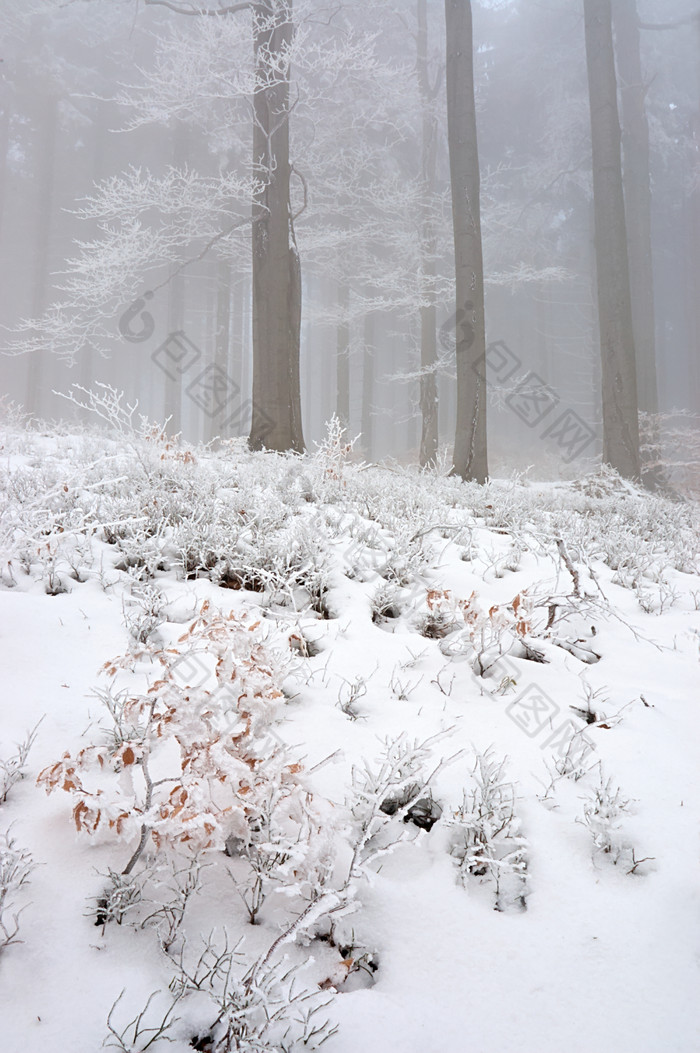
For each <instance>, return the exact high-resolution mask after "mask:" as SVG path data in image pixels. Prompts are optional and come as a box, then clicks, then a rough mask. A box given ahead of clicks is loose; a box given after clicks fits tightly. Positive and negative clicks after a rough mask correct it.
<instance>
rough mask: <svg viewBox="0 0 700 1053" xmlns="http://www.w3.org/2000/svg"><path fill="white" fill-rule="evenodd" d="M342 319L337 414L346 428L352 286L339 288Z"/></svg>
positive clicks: (337, 367)
mask: <svg viewBox="0 0 700 1053" xmlns="http://www.w3.org/2000/svg"><path fill="white" fill-rule="evenodd" d="M338 310H339V312H340V320H339V322H338V330H337V346H336V410H335V412H336V414H337V417H338V420H339V421H340V422H341V424H342V425H343V427H344V428H347V427H348V425H349V423H350V288H349V286H347V285H345V284H341V285H340V286H339V288H338Z"/></svg>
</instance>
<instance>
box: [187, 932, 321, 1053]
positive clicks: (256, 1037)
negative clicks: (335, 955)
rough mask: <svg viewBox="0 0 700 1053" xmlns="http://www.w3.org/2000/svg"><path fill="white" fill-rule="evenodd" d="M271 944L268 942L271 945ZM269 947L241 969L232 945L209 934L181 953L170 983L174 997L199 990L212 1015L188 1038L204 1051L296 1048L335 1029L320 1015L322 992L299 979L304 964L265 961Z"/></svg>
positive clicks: (310, 1045) (298, 1051)
mask: <svg viewBox="0 0 700 1053" xmlns="http://www.w3.org/2000/svg"><path fill="white" fill-rule="evenodd" d="M273 947H274V945H273ZM268 956H269V952H268V954H266V955H264V956H263V957H262V958H260V959H258V960H257V961H256V962H255V963H254V965H253V966H252V967H251V968H249V969H247V970H246V969H245V968H244V967H243V966H242V965H241V964H240V959H241V954H240V952H239V950H238V946H236V947H234V948H233V949H231V948H229V947H228V944H227V943H226V942H224V944H223V946H220V947H218V946H217V945H216V944H215V942H214V940H213V939H212V938H210V939H209V940H207V941H205V945H204V950H203V951H202V952H201V953H200V954H199V956H197V957H195V956H192V955H190V954H183V955H182V956H181V957H180V960H179V962H178V966H179V968H178V973H177V974H176V976H175V977H174V978H173V981H172V983H171V985H170V989H171V991H172V992H173V995H174V997H175V999H178V1000H179V999H184V998H187V997H196V998H200V999H201V997H202V996H205V997H206V998H208V1000H209V1001H211V1003H213V1010H214V1011H215V1012H216V1018H215V1019H214V1021H213V1022H212V1024H211V1026H210V1028H209V1029H208V1031H207V1032H205V1033H204V1034H199V1035H196V1036H194V1037H193V1038H192V1039H191V1043H190V1044H191V1045H192V1046H193V1047H194V1048H195V1049H202V1050H203V1049H206V1050H209V1051H210V1053H234V1051H235V1053H268V1051H269V1053H281V1051H284V1053H302V1051H304V1050H314V1049H318V1048H319V1047H320V1046H322V1045H323V1043H324V1042H326V1041H327V1040H328V1039H329V1038H330V1037H331V1036H332V1035H333V1034H334V1033H335V1031H336V1030H337V1029H336V1028H335V1027H334V1026H333V1025H332V1023H331V1022H330V1021H329V1020H328V1018H327V1016H326V1012H325V1011H326V1009H327V1007H328V1005H329V1004H330V999H329V997H328V995H327V994H326V993H325V992H323V991H319V989H318V987H317V986H315V985H314V986H312V985H311V984H309V982H308V981H305V978H304V972H305V965H303V964H301V965H299V964H290V962H289V961H286V960H282V961H277V962H271V961H270V960H269V957H268Z"/></svg>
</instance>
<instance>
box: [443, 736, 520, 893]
mask: <svg viewBox="0 0 700 1053" xmlns="http://www.w3.org/2000/svg"><path fill="white" fill-rule="evenodd" d="M506 763H507V758H504V759H503V760H500V761H499V760H497V759H496V757H495V755H494V751H493V748H492V747H490V748H489V749H487V750H486V751H485V752H484V753H477V755H476V760H475V763H474V768H473V770H472V773H471V788H470V789H465V791H464V798H463V800H462V804H461V805H460V807H459V808H458V809H457V810H456V811H455V812H454V813H453V815H452V817H451V819H450V820H449V824H450V827H451V835H452V836H451V854H452V855H453V856H454V858H455V859H456V860H457V863H458V868H459V880H460V881H461V882H462V884H463V885H466V884H467V882H468V881H469V879H470V878H472V877H477V878H480V879H482V880H486V881H488V882H489V884H490V885H491V886H492V887H493V888H494V892H495V898H496V910H506V909H508V908H509V907H512V906H516V905H517V906H519V907H521V908H524V906H525V895H526V886H527V841H526V840H525V838H524V837H523V836H522V833H521V824H520V820H519V819H518V817H517V815H516V813H515V789H514V787H513V784H512V783H511V782H507V781H506V780H505V778H504V772H505V767H506Z"/></svg>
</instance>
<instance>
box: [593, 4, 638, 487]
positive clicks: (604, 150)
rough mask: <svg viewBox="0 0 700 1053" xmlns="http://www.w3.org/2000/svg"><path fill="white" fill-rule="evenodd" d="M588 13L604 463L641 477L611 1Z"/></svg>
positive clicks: (621, 471) (624, 472)
mask: <svg viewBox="0 0 700 1053" xmlns="http://www.w3.org/2000/svg"><path fill="white" fill-rule="evenodd" d="M584 15H585V27H586V58H587V64H588V91H589V98H590V111H591V139H592V148H593V199H594V214H595V247H596V271H597V287H598V324H599V329H600V350H601V363H602V389H603V460H604V461H605V462H606V463H607V464H609V465H611V466H612V467H613V468H615V469H617V471H618V472H619V473H620V474H621V475H624V476H626V477H627V478H631V479H638V478H639V475H640V464H639V419H638V409H637V377H636V368H635V351H634V331H633V324H632V303H631V295H630V279H629V265H628V258H627V229H626V224H625V204H624V195H623V188H622V163H621V158H620V120H619V115H618V109H617V80H616V77H615V58H614V52H613V36H612V12H611V7H610V0H584Z"/></svg>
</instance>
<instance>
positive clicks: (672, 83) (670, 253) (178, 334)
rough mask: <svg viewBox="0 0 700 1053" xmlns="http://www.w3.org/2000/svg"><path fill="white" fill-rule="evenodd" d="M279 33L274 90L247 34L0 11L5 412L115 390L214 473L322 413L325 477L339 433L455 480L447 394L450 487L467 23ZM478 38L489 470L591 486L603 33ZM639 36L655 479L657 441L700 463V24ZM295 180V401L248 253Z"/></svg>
mask: <svg viewBox="0 0 700 1053" xmlns="http://www.w3.org/2000/svg"><path fill="white" fill-rule="evenodd" d="M266 6H269V7H270V12H272V15H274V12H273V11H272V9H273V8H275V3H269V4H266V5H263V7H266ZM284 6H285V7H286V10H287V15H286V17H287V18H288V20H289V21H290V34H289V39H288V40H282V42H281V43H279V41H277V43H275V40H274V39H273V41H272V43H269V42H268V46H269V49H270V50H269V54H268V60H270V62H271V63H272V65H271V67H270V68H273V69H274V77H273V79H269V76H268V80H267V81H266V82H261V80H260V61H259V55H258V61H257V63H256V59H255V53H254V46H255V43H256V39H257V43H258V48H259V47H260V33H261V32H263V31H264V27H263V29H262V30H261V28H260V26H258V27H257V33H258V36H257V38H256V31H255V27H254V26H252V23H251V12H250V10H249V6H248V5H243V4H241V5H239V4H233V5H231V4H229V5H228V6H226V5H225V4H224V0H221V4H219V3H218V2H217V0H197V2H196V3H194V2H193V3H189V2H186V0H181V2H180V0H177V2H173V3H165V2H163V3H154V2H150V3H149V2H148V0H146V2H144V0H73V2H66V0H60V2H59V0H55V2H53V3H50V2H44V3H38V2H36V0H29V2H23V0H0V24H1V25H2V29H3V50H2V65H1V66H0V70H1V81H0V89H1V91H0V257H1V258H0V266H1V268H2V270H1V276H2V277H1V281H0V322H1V323H2V325H3V330H2V341H3V344H4V348H3V350H4V351H5V352H6V354H4V355H3V356H2V358H0V369H1V370H2V389H3V392H4V393H5V394H6V395H7V397H8V398H9V399H11V400H13V401H14V402H16V403H18V404H21V405H22V406H23V407H24V408H25V410H26V412H27V413H29V414H30V415H31V416H32V417H36V418H41V419H47V420H51V419H58V418H63V419H65V420H67V421H72V422H77V421H81V422H83V423H86V422H88V421H89V420H90V419H91V414H90V413H89V412H88V411H86V410H84V409H80V408H79V407H78V406H76V405H75V402H70V401H67V400H66V399H65V398H63V397H61V396H60V395H58V394H56V392H61V393H64V394H67V393H69V392H70V391H71V389H73V390H74V392H75V390H76V389H75V387H74V386H75V385H80V386H81V387H82V389H85V390H90V389H93V390H104V389H101V388H98V387H96V385H100V384H102V385H111V386H113V387H114V388H116V389H117V390H118V391H123V392H124V398H125V400H126V401H128V402H129V403H130V404H134V403H136V402H138V411H137V412H138V413H142V414H144V415H145V416H147V417H148V418H149V419H150V420H152V421H154V422H158V423H163V422H165V421H166V420H167V421H168V423H167V430H168V432H169V433H172V434H175V433H178V432H181V433H182V436H183V438H184V439H185V440H186V441H192V442H194V441H201V440H203V441H209V440H211V439H215V438H218V437H221V438H228V437H232V436H236V435H247V434H248V432H249V430H250V428H251V416H252V415H253V414H254V412H255V411H256V410H255V407H256V406H257V407H258V410H259V413H260V415H261V417H262V418H265V417H270V414H271V411H270V409H269V406H270V405H271V404H274V405H279V399H280V398H283V397H284V392H285V390H287V391H288V392H290V396H289V397H290V402H293V392H294V388H295V384H296V383H297V382H298V384H299V386H300V400H301V410H302V420H301V426H300V427H299V428H298V429H297V432H295V434H296V435H297V438H296V439H295V440H294V441H290V442H289V443H286V445H287V446H288V447H289V448H293V449H297V450H298V449H299V448H300V440H299V438H298V436H300V435H301V434H302V432H303V443H304V444H305V445H306V447H307V448H313V445H314V443H315V442H318V441H320V440H321V438H322V436H323V434H324V432H325V426H326V422H327V421H328V420H329V419H330V418H331V417H332V415H333V414H337V415H338V416H339V418H341V420H342V421H343V423H344V424H345V425H346V426H347V435H348V437H349V438H351V439H354V438H355V437H356V436H357V441H356V446H355V450H356V452H357V453H358V454H360V455H361V456H362V457H364V458H366V459H368V460H378V459H387V458H394V459H396V460H398V461H400V462H402V463H411V462H416V463H418V462H419V461H420V460H421V459H422V460H423V462H424V463H429V462H431V461H432V460H434V459H435V458H434V455H432V454H431V455H429V456H428V455H426V454H425V450H423V457H422V458H421V432H422V427H423V424H424V417H423V416H422V413H421V406H422V400H421V389H422V390H423V411H424V412H425V399H426V398H432V395H431V391H432V388H431V387H430V385H429V384H428V383H427V382H426V377H428V378H435V392H436V394H437V436H438V440H439V445H440V449H441V450H444V451H446V452H445V457H446V458H447V459H448V460H449V458H450V456H451V452H450V451H451V448H452V444H453V442H454V439H455V427H456V414H457V404H458V390H457V388H458V385H457V377H456V368H455V356H456V351H457V350H458V342H459V339H460V337H459V332H460V330H461V329H463V315H464V310H463V308H461V307H460V306H459V304H460V297H459V293H458V291H456V287H455V249H454V246H455V240H454V237H455V228H454V226H453V218H454V217H453V207H454V200H453V193H452V192H453V191H454V186H453V183H454V179H452V180H451V165H450V151H449V145H450V144H449V135H448V115H447V91H446V87H447V81H448V77H447V76H446V74H447V73H449V70H446V34H445V5H444V4H443V3H442V2H438V0H427V3H425V0H375V2H369V0H357V2H353V3H352V4H343V3H342V2H338V3H327V2H326V0H298V2H296V3H295V5H294V11H293V13H291V5H284ZM466 6H469V5H466ZM605 6H606V5H605V3H603V4H599V3H598V4H595V5H591V7H599V8H602V9H604V8H605ZM608 6H610V5H609V4H608ZM471 7H472V10H473V47H474V92H475V99H476V129H477V138H478V161H479V171H480V192H481V202H480V228H481V240H482V245H483V260H484V297H485V342H486V354H485V356H483V355H482V363H483V379H485V381H486V388H487V393H488V398H487V402H488V455H489V470H490V471H491V472H492V473H496V474H507V473H508V472H510V471H512V470H514V469H524V468H526V467H528V466H529V465H533V466H534V471H535V472H536V474H537V475H539V476H542V477H546V478H550V477H554V478H557V477H561V476H571V475H576V474H577V473H578V472H580V471H581V468H582V466H583V465H588V464H590V463H591V462H594V461H595V460H596V459H599V458H600V457H601V454H602V455H603V457H604V459H609V458H607V454H606V451H605V447H604V438H603V411H602V399H601V385H602V383H603V376H602V372H601V329H600V325H599V316H598V304H599V297H600V289H599V287H598V285H597V277H596V275H597V268H598V267H599V266H600V256H599V257H598V261H597V259H596V209H595V208H594V201H593V153H592V135H591V98H592V97H593V93H592V92H590V91H589V87H590V85H589V76H590V70H591V68H592V67H591V60H592V56H591V55H590V54H589V56H588V58H589V62H588V69H587V54H586V31H585V24H584V23H585V19H584V3H583V0H543V2H535V0H501V2H493V3H489V4H487V3H481V4H479V3H473V4H472V5H471ZM239 8H240V10H239ZM636 9H637V11H636V14H637V16H638V21H637V22H636V30H635V29H634V26H635V3H634V2H633V0H629V2H628V0H612V15H613V22H614V28H615V55H616V71H617V94H618V109H619V119H620V122H621V125H622V136H621V147H622V149H621V163H622V175H623V182H624V190H625V213H626V219H627V224H626V231H627V250H628V259H629V269H630V283H631V301H632V303H631V306H632V315H633V324H634V333H633V335H634V341H635V344H636V389H637V391H636V397H637V405H638V408H639V409H640V410H641V411H642V412H643V414H646V416H644V417H643V418H642V422H643V426H642V460H643V463H646V464H647V466H649V465H651V466H653V465H654V464H655V463H656V461H657V460H658V459H659V457H660V454H659V450H658V448H655V450H653V451H651V452H650V451H649V449H648V448H647V449H646V453H645V446H644V443H645V436H646V438H647V440H648V436H649V434H650V429H651V431H652V432H653V431H654V429H656V432H655V434H656V435H657V436H658V435H659V434H662V435H663V444H665V445H664V457H666V458H667V459H670V461H671V462H674V459H675V461H676V462H678V463H680V462H681V461H683V460H684V458H683V456H681V455H679V448H680V447H682V446H683V441H682V440H681V441H680V447H679V440H678V433H677V428H678V427H681V428H682V429H688V432H687V434H691V433H693V434H695V433H694V432H693V425H694V424H696V423H697V421H696V420H695V418H694V417H693V416H692V415H693V414H698V413H700V375H699V374H700V367H699V349H700V281H699V279H700V158H699V155H698V142H699V138H700V82H699V80H698V73H699V71H700V61H699V55H700V51H699V47H700V22H699V21H698V19H699V18H700V15H699V14H698V10H697V4H696V2H695V0H638V2H637V4H636ZM272 15H271V16H270V17H272ZM630 15H631V18H632V21H631V22H629V16H630ZM260 17H262V16H260ZM591 17H593V15H591ZM625 19H628V21H625ZM292 20H293V21H292ZM629 25H632V26H633V30H632V31H630V30H629ZM270 32H277V30H276V29H275V30H274V31H273V30H270ZM281 32H283V31H281ZM448 43H449V39H448ZM275 48H277V51H276V55H277V58H278V59H279V56H280V55H281V56H282V57H283V61H282V62H279V61H278V62H277V64H276V65H275V62H274V61H273V60H274V58H275ZM593 59H595V56H593ZM637 60H639V61H640V62H641V66H640V69H641V82H640V81H639V76H638V74H635V61H637ZM268 65H269V63H268ZM268 74H269V70H268ZM635 77H636V81H635ZM630 78H631V79H630ZM283 91H287V92H288V98H287V99H286V101H285V98H284V96H283V94H280V92H282V93H283ZM275 93H277V94H275ZM260 100H262V103H264V104H265V105H267V107H268V117H269V116H270V114H271V115H272V116H271V122H272V123H271V124H268V126H267V128H266V130H265V129H264V128H262V126H261V119H260V105H261V102H260ZM640 100H641V102H640ZM282 125H284V129H286V130H288V133H289V138H290V146H289V170H288V173H287V174H286V175H285V171H284V169H283V164H282V162H281V161H280V160H279V156H281V155H275V149H276V148H277V149H279V146H277V147H275V145H274V144H275V143H276V142H277V138H278V137H279V136H280V135H281V134H283V132H282V131H281V130H280V129H281V127H282ZM284 129H283V130H284ZM264 134H267V136H268V146H270V144H271V143H272V144H273V145H272V146H271V147H270V150H269V151H268V156H267V160H266V161H265V163H263V160H262V155H261V150H262V147H261V146H260V142H261V136H262V137H263V138H264ZM645 139H646V142H645ZM462 145H463V144H462ZM467 147H468V148H470V144H467ZM474 159H475V154H474V153H473V150H472V158H471V160H472V161H473V160H474ZM454 163H455V162H454V157H453V166H454ZM454 171H455V169H454V167H453V172H454ZM273 177H274V178H273ZM282 177H284V178H285V179H286V180H287V186H288V190H289V194H288V197H289V201H290V205H289V211H290V214H291V222H290V237H291V238H292V239H293V241H294V245H293V256H294V258H295V259H296V255H297V251H298V260H299V264H300V279H301V297H300V300H301V322H300V356H299V362H298V365H297V364H295V360H294V351H293V350H292V351H289V349H287V348H282V349H281V350H280V349H278V350H280V354H282V357H283V358H284V355H285V354H286V355H287V358H286V359H285V361H286V362H287V365H285V366H284V368H283V369H282V375H281V377H280V376H272V375H271V368H270V365H269V363H270V361H271V359H270V358H269V357H268V358H267V359H265V357H264V355H263V356H262V357H261V358H260V360H259V363H258V371H257V374H256V369H255V357H254V356H255V338H254V337H255V332H256V330H255V327H254V316H255V311H256V310H257V311H258V312H259V315H258V317H259V322H258V330H257V331H259V334H263V330H264V329H265V325H266V324H267V321H269V319H270V318H273V317H274V316H276V314H277V312H278V309H279V298H278V296H277V294H275V293H274V292H264V289H268V290H274V289H275V288H282V289H284V285H282V286H280V285H278V286H275V285H274V282H271V283H268V285H264V284H263V285H261V286H259V289H258V297H257V306H255V305H254V303H253V299H254V284H255V281H258V280H260V281H263V283H264V282H265V281H267V280H268V279H267V278H266V277H265V276H263V278H260V279H258V278H255V275H254V273H253V270H252V267H251V259H252V253H251V233H252V231H253V229H255V230H257V231H261V230H263V229H264V230H265V231H267V229H268V228H267V224H266V223H257V226H256V218H255V210H256V209H258V210H262V211H265V210H267V213H266V214H267V215H268V216H271V215H272V211H273V208H274V206H273V205H270V204H269V202H268V203H265V201H264V200H263V198H264V196H265V191H264V189H263V190H261V186H262V185H263V184H264V183H265V182H266V180H267V181H269V182H271V183H272V182H274V180H275V179H277V178H282ZM645 195H646V196H645ZM472 211H473V210H472ZM645 216H646V218H645ZM647 224H648V227H649V236H648V237H647V238H646V241H645V229H646V225H647ZM606 225H607V224H606ZM597 233H598V238H599V242H600V239H601V238H602V237H603V236H604V235H605V233H606V231H605V230H602V229H601V227H600V220H599V228H598V232H597ZM268 235H269V231H268V233H267V234H265V235H264V237H263V236H261V238H259V243H258V248H257V249H256V250H255V251H257V252H258V253H260V252H264V251H267V249H266V248H265V246H264V245H262V247H261V242H262V241H264V238H265V237H268ZM270 237H271V235H270ZM649 243H650V248H651V251H650V252H649ZM598 248H599V249H600V244H599V245H598ZM273 255H274V254H273V253H272V254H271V258H272V256H273ZM268 264H269V260H268V263H267V264H262V265H261V266H263V267H264V266H267V265H268ZM281 295H282V296H284V295H287V294H286V293H284V292H283V293H282V294H281ZM469 303H470V304H471V300H470V301H469ZM295 309H296V308H295ZM471 311H472V307H471V306H469V312H471ZM460 312H461V313H460ZM293 313H294V311H292V314H293ZM474 313H475V324H477V323H478V319H477V317H476V316H477V314H478V311H477V309H476V308H474ZM621 318H622V320H620V318H618V319H617V322H619V325H620V326H623V327H624V325H625V322H624V318H623V317H622V316H621ZM469 324H470V325H471V322H470V323H469ZM261 327H262V328H261ZM477 327H478V326H477ZM627 328H628V329H629V325H628V324H627ZM257 339H258V340H260V341H263V342H264V339H265V337H264V334H263V335H258V337H257ZM270 339H271V340H274V339H276V338H273V337H270ZM292 342H293V341H292ZM477 372H478V370H477ZM654 373H655V376H654ZM297 377H298V380H297ZM523 384H524V385H525V387H523ZM254 385H255V386H254ZM533 385H534V386H536V387H537V388H538V401H536V403H533V402H532V401H530V405H529V408H528V406H526V405H525V402H526V401H527V399H525V401H523V396H524V395H527V393H528V390H530V389H531V388H532V387H533ZM285 386H286V387H285ZM275 387H276V388H277V389H279V390H277V393H276V394H274V396H273V395H270V396H269V397H270V398H274V399H277V402H273V403H269V402H268V401H266V400H267V398H268V391H269V390H271V389H272V388H275ZM280 391H281V394H280ZM75 397H77V400H78V401H79V402H85V401H86V399H87V396H86V395H85V394H84V393H83V394H82V395H81V394H78V395H77V396H75ZM611 397H612V394H611ZM533 406H535V407H536V408H534V409H533ZM562 414H570V415H573V414H575V415H576V420H577V421H579V422H580V423H581V427H582V428H583V429H584V432H585V436H584V438H585V441H584V438H582V440H581V442H580V443H579V444H578V447H576V448H572V447H570V446H569V447H567V446H566V444H562V442H561V441H560V440H559V438H558V434H559V433H558V432H557V428H556V427H555V426H554V425H555V422H556V420H557V419H561V417H562ZM274 427H275V422H274V421H273V422H272V423H271V424H270V434H272V433H273V431H274ZM275 434H276V433H275ZM681 434H682V435H684V434H686V432H685V430H682V432H681ZM261 435H262V439H261V438H260V436H261ZM674 435H675V438H674ZM264 440H265V431H264V429H263V430H262V432H261V431H260V428H258V439H257V445H261V444H262V445H266V444H265V441H264ZM674 443H675V445H674ZM271 445H272V446H273V447H274V448H278V449H279V448H283V447H284V446H285V442H284V441H283V440H276V441H275V442H273V443H271ZM439 456H442V454H439ZM645 456H646V462H645V461H644V458H645ZM686 460H687V458H686ZM691 460H692V458H691ZM611 463H614V458H613V460H612V461H611ZM614 466H616V467H619V465H614ZM686 468H687V465H686ZM691 468H692V465H691ZM650 470H651V469H650Z"/></svg>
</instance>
